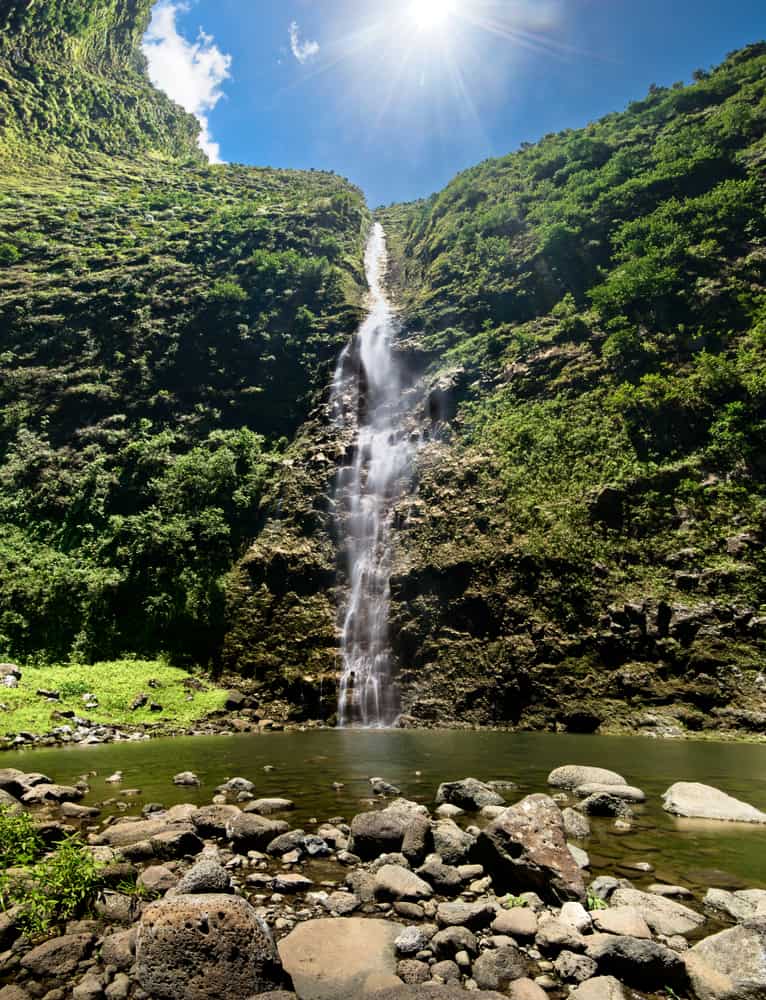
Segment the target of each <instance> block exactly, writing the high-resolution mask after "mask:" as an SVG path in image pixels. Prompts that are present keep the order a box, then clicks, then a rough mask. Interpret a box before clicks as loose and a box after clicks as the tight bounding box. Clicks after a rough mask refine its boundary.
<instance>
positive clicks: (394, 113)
mask: <svg viewBox="0 0 766 1000" xmlns="http://www.w3.org/2000/svg"><path fill="white" fill-rule="evenodd" d="M764 37H766V2H765V0H728V2H727V0H639V2H637V0H386V2H385V3H383V2H374V0H279V2H269V0H185V2H175V0H160V3H159V5H158V7H157V8H156V11H155V16H154V20H153V22H152V28H151V29H150V32H149V34H148V35H147V38H146V41H145V51H146V53H147V55H148V57H149V61H150V71H151V74H152V77H153V78H154V79H155V81H156V82H157V83H158V85H159V86H161V87H162V88H163V89H165V90H167V91H168V92H169V93H170V94H171V96H172V97H174V98H175V99H176V100H178V101H179V102H180V103H182V104H184V106H185V107H187V108H188V110H191V111H194V112H195V113H197V114H198V115H199V116H200V118H201V119H202V120H203V122H204V124H205V131H204V135H203V143H204V146H205V148H206V150H207V151H208V153H209V155H211V157H212V158H213V159H216V158H218V159H222V160H223V161H226V162H239V163H248V164H253V165H256V166H274V167H297V168H309V167H315V168H321V169H326V170H334V171H336V172H337V173H339V174H342V175H343V176H345V177H348V178H350V179H351V180H352V181H353V182H354V183H356V184H358V185H360V186H361V187H362V188H363V189H364V191H365V193H366V194H367V197H368V200H369V202H370V204H371V205H378V204H382V203H388V202H391V201H402V200H410V199H412V198H417V197H421V196H424V195H428V194H430V193H431V192H433V191H436V190H439V189H440V188H442V187H443V186H444V185H445V184H446V183H447V182H448V181H449V180H450V179H451V178H452V177H453V176H454V175H455V174H456V173H457V172H458V171H459V170H461V169H463V168H465V167H468V166H471V165H472V164H474V163H477V162H478V161H480V160H483V159H485V158H487V157H488V156H499V155H503V154H504V153H507V152H510V151H511V150H513V149H515V148H517V147H518V145H519V144H520V143H521V142H523V141H529V142H532V141H535V140H536V139H539V138H540V137H541V136H543V135H545V134H546V133H548V132H556V131H559V130H560V129H564V128H577V127H579V126H582V125H585V124H587V122H589V121H592V120H594V119H595V118H598V117H600V116H601V115H604V114H606V113H608V112H610V111H616V110H621V109H622V108H624V107H625V106H626V104H628V103H629V102H630V101H631V100H634V99H637V98H640V97H641V96H643V95H644V94H645V93H646V91H647V89H648V87H649V85H650V84H651V83H657V84H659V85H667V84H671V83H673V82H675V81H676V80H685V81H688V80H689V79H690V76H691V73H692V71H693V70H694V69H696V68H697V67H705V68H707V67H710V66H711V65H713V64H715V63H717V62H719V61H720V60H721V59H722V58H723V57H724V56H725V55H726V53H727V52H729V51H731V50H732V49H735V48H739V47H740V46H742V45H745V44H747V43H748V42H752V41H757V40H759V39H762V38H764Z"/></svg>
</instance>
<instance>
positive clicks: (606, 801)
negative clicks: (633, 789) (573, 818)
mask: <svg viewBox="0 0 766 1000" xmlns="http://www.w3.org/2000/svg"><path fill="white" fill-rule="evenodd" d="M577 808H578V809H579V810H580V811H581V812H584V813H585V814H586V816H619V817H621V818H623V819H630V818H631V817H632V816H633V812H632V810H631V808H630V806H629V805H628V803H627V802H626V801H625V800H624V799H621V798H620V797H619V796H617V795H613V794H612V793H611V792H594V793H593V794H592V795H589V796H588V797H587V798H586V799H583V800H582V802H579V803H578V804H577Z"/></svg>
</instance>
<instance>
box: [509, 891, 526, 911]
mask: <svg viewBox="0 0 766 1000" xmlns="http://www.w3.org/2000/svg"><path fill="white" fill-rule="evenodd" d="M503 906H504V907H505V908H506V910H517V909H519V908H521V907H523V906H529V902H528V901H527V900H526V899H524V897H523V896H513V895H511V894H510V893H509V894H508V895H507V896H506V897H505V899H504V900H503Z"/></svg>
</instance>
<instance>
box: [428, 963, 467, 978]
mask: <svg viewBox="0 0 766 1000" xmlns="http://www.w3.org/2000/svg"><path fill="white" fill-rule="evenodd" d="M431 975H432V977H433V978H434V979H435V980H436V982H443V983H459V982H460V969H459V968H458V965H457V963H456V962H453V961H451V960H450V959H445V960H444V961H442V962H436V964H435V965H432V966H431Z"/></svg>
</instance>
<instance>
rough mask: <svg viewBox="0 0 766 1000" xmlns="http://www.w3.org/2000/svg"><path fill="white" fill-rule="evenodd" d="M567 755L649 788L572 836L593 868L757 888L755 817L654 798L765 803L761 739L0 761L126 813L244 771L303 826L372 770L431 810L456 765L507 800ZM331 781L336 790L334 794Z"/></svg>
mask: <svg viewBox="0 0 766 1000" xmlns="http://www.w3.org/2000/svg"><path fill="white" fill-rule="evenodd" d="M568 763H572V764H593V765H598V766H601V767H608V768H611V769H613V770H616V771H619V772H620V773H621V774H623V775H625V777H626V778H627V779H628V781H629V782H630V784H632V785H638V786H639V787H641V788H643V789H644V791H645V792H646V793H647V796H648V801H647V803H646V805H645V806H644V807H639V808H637V810H636V819H635V824H634V828H633V830H631V831H630V832H628V833H623V834H618V833H615V832H614V831H613V825H612V821H611V820H607V819H604V820H601V819H594V820H592V826H593V835H592V837H591V838H590V839H589V840H588V841H587V842H583V844H582V846H584V847H585V848H586V849H587V850H588V852H589V853H590V856H591V862H592V868H593V872H594V874H598V873H605V872H606V873H610V874H611V873H615V872H617V873H618V874H624V875H625V876H626V877H629V878H631V879H632V880H634V881H636V882H637V883H643V884H645V883H647V882H653V881H666V882H672V883H674V884H682V885H686V886H689V887H690V888H692V889H694V890H696V891H697V892H696V894H697V895H699V890H700V889H702V888H704V887H708V886H718V887H722V888H745V887H748V888H766V826H763V827H761V826H744V825H739V824H730V823H712V822H707V823H706V822H701V821H696V820H679V819H675V818H673V817H671V816H669V815H667V814H666V813H665V812H663V810H662V805H661V795H662V793H663V792H664V791H665V789H667V788H668V786H669V785H671V784H672V783H673V782H675V781H700V782H703V783H705V784H709V785H714V786H716V787H718V788H721V789H723V790H724V791H726V792H728V793H729V794H730V795H734V796H735V797H737V798H740V799H743V800H744V801H746V802H750V803H752V804H753V805H754V806H756V807H758V808H759V809H762V810H766V779H765V778H764V772H766V745H753V744H731V743H712V742H698V743H697V742H686V741H684V742H670V741H655V740H649V739H646V738H644V737H607V736H564V735H553V734H544V733H496V732H465V731H457V732H456V731H446V730H427V731H425V730H410V731H403V730H325V731H313V732H305V733H269V734H263V735H255V734H249V735H241V736H212V737H195V738H191V737H189V738H186V737H182V738H177V739H172V740H156V741H152V742H146V743H138V744H136V743H130V744H128V743H123V744H112V745H106V746H93V747H83V746H77V747H71V748H62V749H55V750H28V751H23V752H13V753H6V754H4V755H3V758H2V762H1V763H0V766H2V767H18V768H20V769H23V770H27V771H31V770H35V771H42V772H44V773H46V774H48V775H49V776H50V777H51V778H53V780H54V781H57V782H71V781H73V780H74V779H76V778H77V776H78V775H80V774H84V773H86V772H96V773H95V776H93V775H92V776H91V777H90V778H89V781H90V785H91V793H90V794H89V795H88V797H87V798H86V800H85V803H86V804H89V803H93V802H102V801H104V800H107V799H114V798H115V797H117V798H119V790H120V789H132V788H135V789H140V792H141V794H140V796H138V797H136V798H128V799H124V800H123V801H126V802H127V804H128V810H127V812H128V814H133V813H136V814H137V813H139V812H140V810H141V808H142V807H143V805H144V804H145V803H147V802H161V803H163V804H165V805H168V806H169V805H173V804H175V803H178V802H198V803H203V802H209V801H210V799H211V797H212V795H213V794H214V792H213V789H214V788H215V786H216V785H218V784H219V783H221V782H222V781H224V780H225V779H226V778H230V777H234V776H237V775H241V776H243V777H246V778H250V779H251V780H252V781H254V782H255V784H256V794H257V795H258V796H259V797H260V796H281V797H286V798H289V799H293V800H294V801H295V803H296V811H295V812H294V813H293V814H292V815H291V822H293V824H294V825H295V826H303V827H304V828H305V829H309V828H310V824H311V821H312V819H316V820H319V821H322V820H325V819H328V818H329V817H333V816H344V817H345V818H346V819H350V818H351V817H352V816H353V815H354V814H355V813H357V812H361V811H362V810H364V809H365V808H369V802H370V801H371V799H372V798H373V797H372V795H371V793H370V785H369V781H368V779H369V778H371V777H377V776H380V777H383V778H385V779H386V781H389V782H391V783H393V784H394V785H396V786H398V787H399V788H400V789H401V792H402V794H403V795H404V796H406V797H407V798H411V799H415V800H417V801H420V802H424V803H426V804H428V805H429V806H431V807H432V806H433V800H434V796H435V793H436V789H437V786H438V785H439V783H440V782H442V781H449V780H454V779H456V778H464V777H468V776H471V777H476V778H480V779H483V780H510V781H513V782H515V783H516V784H517V785H518V793H515V794H514V795H513V796H509V801H513V800H514V799H516V798H521V797H522V796H524V795H527V794H529V793H531V792H543V791H546V790H547V785H546V778H547V776H548V774H549V772H550V771H551V770H552V769H553V768H554V767H557V766H559V765H560V764H568ZM117 770H120V771H122V772H123V782H122V784H121V785H118V786H114V785H109V784H106V782H105V779H106V778H107V777H109V775H111V774H112V773H113V772H114V771H117ZM185 770H191V771H194V772H195V773H196V774H197V775H198V776H199V778H200V779H201V782H202V785H201V787H200V788H177V787H175V786H174V785H173V783H172V777H173V775H174V774H176V773H177V772H179V771H185ZM333 783H342V784H343V788H341V789H340V790H337V791H336V790H334V789H333ZM112 808H113V807H112ZM109 809H110V807H109V806H107V807H106V809H105V813H108V812H109ZM464 818H465V820H466V822H471V821H472V819H473V818H472V817H469V816H466V817H464ZM639 862H648V863H649V864H650V865H651V866H652V868H653V869H654V870H653V871H652V872H651V873H647V874H646V875H644V874H642V873H641V872H639V871H636V870H634V869H632V868H631V867H630V866H631V865H634V864H636V863H639Z"/></svg>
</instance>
